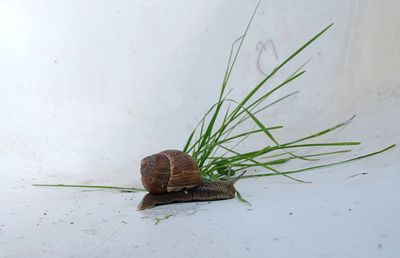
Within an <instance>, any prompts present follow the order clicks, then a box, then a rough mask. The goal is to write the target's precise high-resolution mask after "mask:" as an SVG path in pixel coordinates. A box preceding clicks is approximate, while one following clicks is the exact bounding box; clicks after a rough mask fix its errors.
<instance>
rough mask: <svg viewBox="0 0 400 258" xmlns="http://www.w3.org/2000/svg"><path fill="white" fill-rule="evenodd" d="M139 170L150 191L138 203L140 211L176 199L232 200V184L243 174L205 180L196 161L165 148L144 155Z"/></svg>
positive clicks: (178, 200) (145, 185)
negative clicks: (220, 179) (231, 177)
mask: <svg viewBox="0 0 400 258" xmlns="http://www.w3.org/2000/svg"><path fill="white" fill-rule="evenodd" d="M140 173H141V174H142V183H143V186H144V187H145V188H146V190H147V191H149V193H148V194H146V195H145V196H144V197H143V200H142V201H141V202H140V204H139V205H138V209H139V210H144V209H150V208H153V207H155V206H156V205H163V204H169V203H176V202H192V201H215V200H224V199H232V198H234V197H235V193H236V189H235V187H234V184H235V183H236V182H237V181H238V180H239V179H240V177H241V176H242V175H243V174H244V173H242V174H241V175H239V176H238V177H236V178H233V179H228V180H224V181H204V180H203V178H202V176H201V172H200V169H199V166H198V165H197V163H196V161H195V160H194V159H193V158H192V157H191V156H190V155H189V154H186V153H184V152H182V151H179V150H165V151H162V152H160V153H157V154H153V155H151V156H148V157H146V158H144V159H143V160H142V161H141V164H140Z"/></svg>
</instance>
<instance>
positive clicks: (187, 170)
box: [140, 150, 203, 194]
mask: <svg viewBox="0 0 400 258" xmlns="http://www.w3.org/2000/svg"><path fill="white" fill-rule="evenodd" d="M140 173H141V174H142V183H143V185H144V187H145V188H146V189H147V191H149V192H150V193H153V194H161V193H166V192H172V191H180V190H183V189H189V188H193V187H195V186H198V185H200V184H202V183H203V180H202V178H201V173H200V169H199V166H198V165H197V163H196V162H195V161H194V160H193V159H192V157H190V155H188V154H186V153H184V152H182V151H179V150H166V151H162V152H160V153H157V154H153V155H151V156H148V157H146V158H144V159H143V160H142V162H141V164H140Z"/></svg>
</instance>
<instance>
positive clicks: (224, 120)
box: [183, 7, 395, 182]
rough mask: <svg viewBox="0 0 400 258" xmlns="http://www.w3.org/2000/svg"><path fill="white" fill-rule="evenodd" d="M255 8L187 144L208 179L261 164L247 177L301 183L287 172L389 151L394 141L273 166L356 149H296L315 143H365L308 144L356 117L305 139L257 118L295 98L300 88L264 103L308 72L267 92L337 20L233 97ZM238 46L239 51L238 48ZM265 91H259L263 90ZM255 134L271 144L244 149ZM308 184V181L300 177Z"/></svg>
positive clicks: (188, 149)
mask: <svg viewBox="0 0 400 258" xmlns="http://www.w3.org/2000/svg"><path fill="white" fill-rule="evenodd" d="M256 10H257V7H256V9H255V11H254V12H253V15H252V17H251V19H250V22H249V24H248V25H247V28H246V30H245V32H244V34H243V35H242V36H241V37H240V38H238V39H237V40H235V41H234V43H233V44H232V48H231V52H230V55H229V61H228V65H227V67H226V71H225V76H224V79H223V82H222V86H221V90H220V94H219V98H218V101H217V102H216V103H215V104H214V105H212V107H211V108H210V109H209V110H208V112H206V114H205V115H204V117H203V118H202V119H201V121H200V122H199V123H198V125H197V126H196V127H195V129H194V130H193V131H192V133H191V134H190V135H189V137H188V139H187V141H186V144H185V146H184V148H183V151H184V152H187V153H188V154H190V155H191V156H192V157H193V158H194V159H195V160H196V161H197V162H198V164H199V167H200V170H201V171H202V175H203V177H204V178H206V179H209V180H221V179H225V178H228V177H231V176H234V175H235V174H236V173H237V172H239V171H243V170H247V169H249V168H254V167H261V168H264V169H266V170H267V171H269V172H267V173H258V174H248V175H246V176H243V177H242V178H250V177H260V176H271V175H282V176H285V177H288V178H291V179H293V180H296V181H301V180H298V179H295V178H293V177H291V176H289V175H288V174H292V173H297V172H301V171H306V170H310V169H315V168H322V167H327V166H332V165H336V164H341V163H345V162H349V161H353V160H357V159H362V158H366V157H370V156H372V155H376V154H378V153H381V152H384V151H386V150H388V149H390V148H393V147H394V146H395V145H391V146H389V147H387V148H384V149H383V150H380V151H377V152H373V153H370V154H367V155H364V156H359V157H356V158H351V159H347V160H342V161H338V162H334V163H328V164H322V165H311V166H309V167H306V168H302V169H297V170H291V171H278V170H277V169H276V168H273V167H272V166H273V165H277V164H283V163H286V162H288V161H290V160H293V159H300V160H303V161H306V162H309V163H312V162H314V161H317V160H318V159H315V157H320V156H328V155H334V154H338V153H344V152H349V151H351V149H342V150H338V151H330V152H328V151H327V152H321V153H315V154H310V155H303V156H299V155H296V154H294V152H293V151H292V150H293V149H305V148H310V147H311V148H312V147H338V146H346V147H348V146H353V145H359V144H360V142H356V141H350V142H349V141H346V142H320V143H306V142H307V140H311V139H315V138H318V137H320V136H322V135H324V134H327V133H329V132H331V131H334V130H336V129H338V128H341V127H343V126H345V125H347V124H349V123H350V122H351V121H352V120H353V118H354V116H353V117H351V118H350V119H348V120H346V121H344V122H342V123H339V124H336V125H333V126H332V127H330V128H328V129H325V130H322V131H319V132H317V133H314V134H311V135H308V136H305V137H302V138H300V139H297V140H294V141H291V142H286V143H282V142H280V141H278V140H277V139H276V137H274V136H273V131H274V130H279V129H281V128H283V126H270V127H268V126H267V125H265V124H264V123H263V122H261V121H260V120H259V119H258V118H257V114H258V113H260V112H261V111H264V110H266V109H267V108H269V107H271V106H272V105H275V104H277V103H279V102H280V101H282V100H284V99H286V98H288V97H291V96H292V95H294V94H296V93H297V92H293V93H291V94H289V95H286V96H284V97H282V98H280V99H278V100H276V101H274V102H272V103H269V104H265V103H266V101H267V100H269V97H270V96H271V95H272V94H273V93H274V92H276V91H278V90H279V89H281V88H283V87H284V86H287V85H288V84H289V83H292V82H293V81H295V80H296V79H297V78H299V77H301V76H302V75H303V74H304V73H305V71H304V70H303V68H304V66H305V64H303V65H301V66H300V67H299V68H298V69H297V70H296V71H295V72H294V73H293V74H291V75H290V76H289V77H288V78H286V79H285V80H283V81H282V82H281V83H279V84H278V85H276V86H275V87H273V88H270V89H268V90H266V91H265V92H264V90H265V87H264V86H265V85H266V83H267V82H269V81H270V79H271V78H272V77H273V76H274V75H276V74H277V73H278V72H279V71H280V70H281V69H282V68H283V67H284V66H285V65H287V64H288V63H289V62H290V61H292V60H293V59H294V58H295V57H296V56H297V55H299V54H300V53H301V52H302V51H303V50H304V49H305V48H307V47H308V46H309V45H310V44H311V43H313V42H314V41H315V40H316V39H317V38H319V37H320V36H321V35H322V34H324V33H325V32H326V31H327V30H328V29H329V28H330V27H331V26H332V25H333V24H330V25H329V26H327V27H326V28H324V29H323V30H322V31H321V32H319V33H318V34H316V35H315V36H314V37H312V38H311V39H310V40H308V41H307V42H306V43H305V44H304V45H302V46H301V47H300V48H299V49H297V50H296V51H295V52H294V53H293V54H292V55H290V56H289V57H288V58H287V59H286V60H284V61H283V62H282V63H281V64H279V65H278V66H277V67H276V68H275V69H273V70H272V72H271V73H270V74H269V75H267V76H266V77H265V78H264V79H263V80H262V81H261V82H259V83H258V84H257V85H256V86H255V87H254V88H252V90H250V91H249V92H248V93H247V95H245V97H244V98H243V99H241V100H239V101H236V100H233V99H230V98H229V93H230V91H227V85H228V82H229V78H230V76H231V73H232V70H233V68H234V66H235V63H236V60H237V57H238V55H239V52H240V49H241V47H242V44H243V41H244V39H245V37H246V35H247V32H248V30H249V27H250V24H251V22H252V20H253V18H254V15H255V12H256ZM235 49H236V50H235ZM260 92H262V93H261V96H258V95H256V93H260ZM259 95H260V94H259ZM248 120H250V121H251V122H252V123H253V124H254V126H255V127H256V128H255V129H254V130H250V131H246V132H241V133H239V134H234V132H235V129H237V128H238V127H239V126H240V125H242V124H244V123H245V122H246V121H248ZM254 134H264V135H265V136H266V137H267V138H268V139H269V141H270V142H272V145H270V146H266V147H264V148H261V149H258V150H254V151H251V152H243V153H242V152H239V150H237V149H238V148H237V146H238V145H239V144H240V143H242V142H244V141H245V140H246V139H247V138H248V137H249V136H251V135H254ZM276 157H279V158H276ZM301 182H303V181H301Z"/></svg>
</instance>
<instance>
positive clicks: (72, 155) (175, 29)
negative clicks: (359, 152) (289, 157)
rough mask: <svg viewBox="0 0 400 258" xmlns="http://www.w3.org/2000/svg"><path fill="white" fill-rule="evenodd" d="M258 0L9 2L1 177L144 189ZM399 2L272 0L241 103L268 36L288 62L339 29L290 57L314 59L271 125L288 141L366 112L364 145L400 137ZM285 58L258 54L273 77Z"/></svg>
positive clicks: (360, 131) (208, 93) (247, 60)
mask: <svg viewBox="0 0 400 258" xmlns="http://www.w3.org/2000/svg"><path fill="white" fill-rule="evenodd" d="M255 3H256V2H255V1H252V2H251V3H250V2H245V1H206V2H204V1H195V2H192V3H191V4H188V3H186V2H185V1H173V2H168V3H167V2H165V1H146V2H145V3H143V2H142V1H131V2H125V1H103V2H92V1H83V2H82V1H56V2H54V1H51V2H46V1H35V2H31V1H4V2H2V3H1V8H0V33H1V34H0V37H1V41H0V55H1V58H0V68H1V70H0V87H1V92H2V94H1V95H0V105H1V106H0V119H1V121H0V122H1V123H0V124H1V127H0V141H1V147H0V151H1V157H0V159H1V162H0V164H1V166H2V169H1V176H2V177H4V176H6V177H8V176H10V175H11V174H13V175H20V176H23V178H25V179H26V180H27V179H31V180H33V181H34V182H47V181H53V179H52V177H54V182H56V181H57V182H58V181H62V182H82V181H87V180H94V181H108V182H115V183H123V182H125V183H126V184H132V183H133V182H136V183H137V178H138V177H137V169H138V164H139V161H140V159H141V158H142V157H143V156H145V155H147V154H151V153H154V152H157V151H159V150H162V149H165V148H180V147H181V146H182V145H183V143H184V140H185V138H186V137H187V135H188V133H189V132H190V130H191V129H192V127H193V125H194V124H195V123H196V121H197V120H198V119H199V117H200V116H201V114H202V113H203V112H204V111H205V109H206V108H207V107H208V106H210V105H211V103H213V101H215V98H216V96H217V92H218V89H219V84H220V82H221V80H222V75H223V70H224V67H225V63H226V61H227V55H228V51H229V47H230V43H231V42H232V40H233V39H235V38H236V37H238V36H239V35H240V34H241V33H242V32H243V30H244V27H245V25H246V23H247V21H248V18H249V16H250V14H251V12H252V9H253V7H254V6H255ZM398 7H400V4H399V3H398V2H397V1H379V2H378V1H322V2H321V1H301V2H296V1H264V2H263V3H262V5H261V7H260V10H259V11H258V14H257V16H256V19H255V21H254V24H253V26H252V28H251V30H250V33H249V36H248V38H247V40H246V44H245V49H244V50H243V52H242V54H241V56H240V59H239V61H238V64H239V65H238V67H237V69H236V70H235V74H234V76H233V79H232V85H231V86H233V87H234V89H235V90H234V94H237V95H240V93H244V92H246V91H248V90H249V88H250V87H251V86H252V85H254V84H255V83H256V82H257V81H258V80H260V79H261V78H262V74H261V73H260V72H259V70H258V69H257V66H256V60H257V56H258V54H259V52H258V50H257V49H258V47H259V46H258V47H257V45H258V44H259V42H264V43H265V42H268V41H271V40H272V41H273V42H274V44H275V46H276V52H277V56H278V58H279V61H282V60H283V59H284V58H285V57H287V56H288V54H289V53H291V52H292V51H293V50H295V49H296V48H297V47H298V46H300V44H302V43H303V42H305V41H306V40H307V39H308V38H310V37H311V36H312V35H314V34H315V33H317V32H318V31H320V30H321V29H322V28H323V27H324V26H326V25H328V24H329V23H331V22H335V26H334V27H333V28H332V29H331V30H330V31H329V32H328V33H327V34H326V35H324V36H323V37H322V38H321V39H320V40H318V41H317V42H315V44H313V45H312V46H311V47H310V49H308V50H307V51H306V52H305V53H304V54H303V55H302V56H301V57H299V58H298V59H297V60H296V61H295V62H294V64H295V65H299V64H301V63H302V62H303V61H304V60H307V59H308V58H309V57H313V60H312V62H311V63H310V64H309V65H308V66H307V70H308V73H307V75H306V76H305V77H304V78H301V79H300V80H299V81H297V82H296V83H295V85H293V86H291V87H292V88H293V89H301V91H302V93H301V94H300V95H299V96H298V97H296V98H295V99H294V100H293V101H291V102H289V103H286V104H285V105H283V106H281V107H280V108H279V111H275V112H272V115H273V117H274V118H273V119H276V120H278V121H279V122H281V121H282V122H285V123H288V125H290V126H292V128H291V129H290V127H289V129H287V131H285V134H286V135H289V136H290V135H292V134H297V133H299V132H303V130H312V129H320V128H322V127H324V126H327V125H330V124H331V121H340V120H343V119H345V118H347V117H349V116H350V115H352V114H354V113H357V114H358V115H359V120H358V123H359V124H358V125H357V124H356V125H355V126H354V127H352V129H351V132H352V133H354V135H357V138H361V139H362V140H363V139H365V140H368V141H369V142H371V143H372V144H374V143H375V140H374V138H372V139H371V138H370V137H364V135H368V136H371V135H373V136H378V135H379V137H380V140H385V141H384V143H385V144H386V143H391V142H393V140H394V139H398V132H397V131H398V130H396V128H398V126H399V119H398V118H397V117H393V114H394V111H395V110H396V108H398V107H399V105H398V98H399V95H400V86H399V81H400V74H399V73H398V67H399V60H400V58H399V55H400V51H399V48H398V47H397V45H398V42H399V33H400V28H399V19H398V17H397V11H396V10H397V8H398ZM267 46H268V44H267ZM277 62H278V60H276V58H275V56H274V55H273V54H272V51H271V48H269V49H268V50H267V51H266V52H264V53H263V54H262V55H261V64H260V66H261V67H262V68H263V69H265V70H266V71H268V69H271V68H272V67H274V65H276V64H277ZM295 65H293V66H292V67H293V68H294V67H295ZM287 71H290V69H288V70H287ZM280 94H283V93H280ZM277 96H279V94H278V95H277ZM389 110H390V111H391V112H389ZM310 117H313V120H312V121H309V118H310ZM304 120H307V124H302V123H303V122H304ZM361 125H362V126H361ZM349 133H350V132H349ZM350 134H351V133H350ZM393 137H394V138H393ZM384 143H382V144H383V145H384ZM11 171H12V172H11ZM135 177H136V181H135V180H134V178H135ZM33 178H35V179H33Z"/></svg>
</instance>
